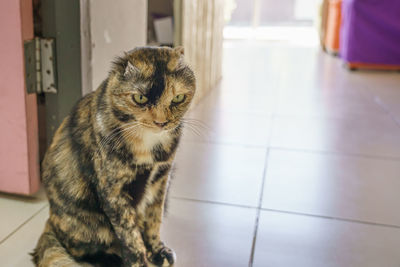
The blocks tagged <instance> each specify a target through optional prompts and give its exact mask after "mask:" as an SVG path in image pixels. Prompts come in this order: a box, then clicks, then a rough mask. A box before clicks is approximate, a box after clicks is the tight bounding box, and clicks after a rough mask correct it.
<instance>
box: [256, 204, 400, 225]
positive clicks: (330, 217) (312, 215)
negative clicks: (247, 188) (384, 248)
mask: <svg viewBox="0 0 400 267" xmlns="http://www.w3.org/2000/svg"><path fill="white" fill-rule="evenodd" d="M261 210H262V211H270V212H275V213H286V214H291V215H299V216H307V217H314V218H319V219H327V220H335V221H344V222H350V223H357V224H364V225H374V226H381V227H386V228H396V229H400V226H399V225H395V224H386V223H374V222H368V221H361V220H354V219H346V218H339V217H332V216H325V215H315V214H310V213H302V212H295V211H285V210H277V209H269V208H261Z"/></svg>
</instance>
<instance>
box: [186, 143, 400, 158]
mask: <svg viewBox="0 0 400 267" xmlns="http://www.w3.org/2000/svg"><path fill="white" fill-rule="evenodd" d="M184 142H188V143H192V144H193V143H194V144H212V145H222V146H236V147H245V148H246V147H247V148H262V149H266V148H267V147H268V145H254V144H243V143H234V142H220V141H212V140H192V139H182V143H184ZM399 159H400V158H399Z"/></svg>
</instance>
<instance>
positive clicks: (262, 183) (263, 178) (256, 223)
mask: <svg viewBox="0 0 400 267" xmlns="http://www.w3.org/2000/svg"><path fill="white" fill-rule="evenodd" d="M268 143H269V140H268ZM268 157H269V149H267V153H266V155H265V165H264V170H263V176H262V182H261V191H260V198H259V200H258V207H257V214H256V221H255V223H254V234H253V242H252V244H251V252H250V259H249V267H252V266H253V261H254V253H255V249H256V242H257V233H258V225H259V221H260V213H261V206H262V200H263V195H264V184H265V179H266V177H267V168H268Z"/></svg>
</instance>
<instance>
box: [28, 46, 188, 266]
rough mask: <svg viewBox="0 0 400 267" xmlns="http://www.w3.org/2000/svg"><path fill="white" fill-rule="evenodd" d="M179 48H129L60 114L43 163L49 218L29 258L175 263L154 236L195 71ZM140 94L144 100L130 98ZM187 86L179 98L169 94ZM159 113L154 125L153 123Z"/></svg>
mask: <svg viewBox="0 0 400 267" xmlns="http://www.w3.org/2000/svg"><path fill="white" fill-rule="evenodd" d="M182 54H183V53H182V50H181V49H180V48H176V49H171V48H154V47H143V48H136V49H134V50H132V51H130V52H128V53H126V55H125V56H124V57H121V58H118V59H117V60H116V61H115V62H114V63H113V67H112V69H111V71H110V73H109V76H108V78H107V79H106V80H105V81H104V82H103V83H102V84H101V86H100V87H99V88H98V89H97V90H96V91H95V92H93V93H91V94H88V95H86V96H85V97H84V98H82V99H81V100H80V101H79V102H78V103H77V105H76V106H75V107H74V109H73V110H72V112H71V114H70V115H69V116H68V117H67V118H66V119H65V120H64V121H63V123H62V124H61V126H60V127H59V129H58V130H57V132H56V134H55V136H54V138H53V141H52V143H51V145H50V147H49V149H48V151H47V152H46V155H45V158H44V160H43V163H42V180H43V184H44V186H45V189H46V193H47V196H48V199H49V203H50V217H49V219H48V221H47V223H46V226H45V230H44V232H43V234H42V236H41V237H40V240H39V241H38V244H37V246H36V248H35V250H34V252H33V253H32V255H33V261H34V263H35V264H36V266H40V267H47V266H86V265H88V264H91V265H93V266H147V263H148V262H149V261H150V262H152V263H154V264H156V265H160V266H161V265H162V264H163V263H164V264H166V263H168V264H170V265H171V264H173V262H174V253H173V251H172V250H171V249H169V248H167V247H165V245H164V243H163V242H162V241H161V240H160V224H161V221H162V214H163V208H164V202H165V195H166V190H167V187H168V179H169V178H168V177H169V171H170V168H171V165H172V161H173V159H174V155H175V151H176V148H177V145H178V143H179V139H180V136H181V131H182V122H181V119H182V116H183V115H184V114H185V112H186V111H187V109H188V107H189V104H190V102H191V99H192V98H193V95H194V92H195V78H194V74H193V72H192V71H191V69H190V68H189V67H188V66H187V65H185V64H184V62H183V60H182V57H183V55H182ZM138 92H141V93H143V94H144V95H145V96H147V98H148V99H149V101H148V103H146V104H145V105H139V104H137V103H136V102H135V101H133V99H132V95H133V94H134V93H138ZM178 94H185V96H186V98H185V101H184V102H183V103H181V104H179V105H176V104H173V103H172V102H171V100H172V98H173V97H174V96H176V95H178ZM160 121H167V122H168V123H167V124H166V125H165V126H164V127H163V128H160V126H159V125H157V124H156V123H155V122H160Z"/></svg>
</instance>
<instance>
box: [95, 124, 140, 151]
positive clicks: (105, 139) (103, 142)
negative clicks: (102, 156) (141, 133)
mask: <svg viewBox="0 0 400 267" xmlns="http://www.w3.org/2000/svg"><path fill="white" fill-rule="evenodd" d="M136 125H138V123H137V122H131V123H128V124H125V125H122V126H119V127H116V128H115V129H113V130H112V131H111V132H110V134H108V135H107V136H106V137H103V138H102V139H101V140H100V142H99V148H98V149H97V151H96V153H97V152H99V151H100V152H101V153H102V152H103V151H104V149H106V148H105V147H106V145H107V144H108V143H109V141H111V140H112V139H113V138H114V137H115V136H116V135H118V134H119V133H121V132H123V131H124V129H122V130H121V128H122V127H126V126H128V128H129V127H132V126H136Z"/></svg>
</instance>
